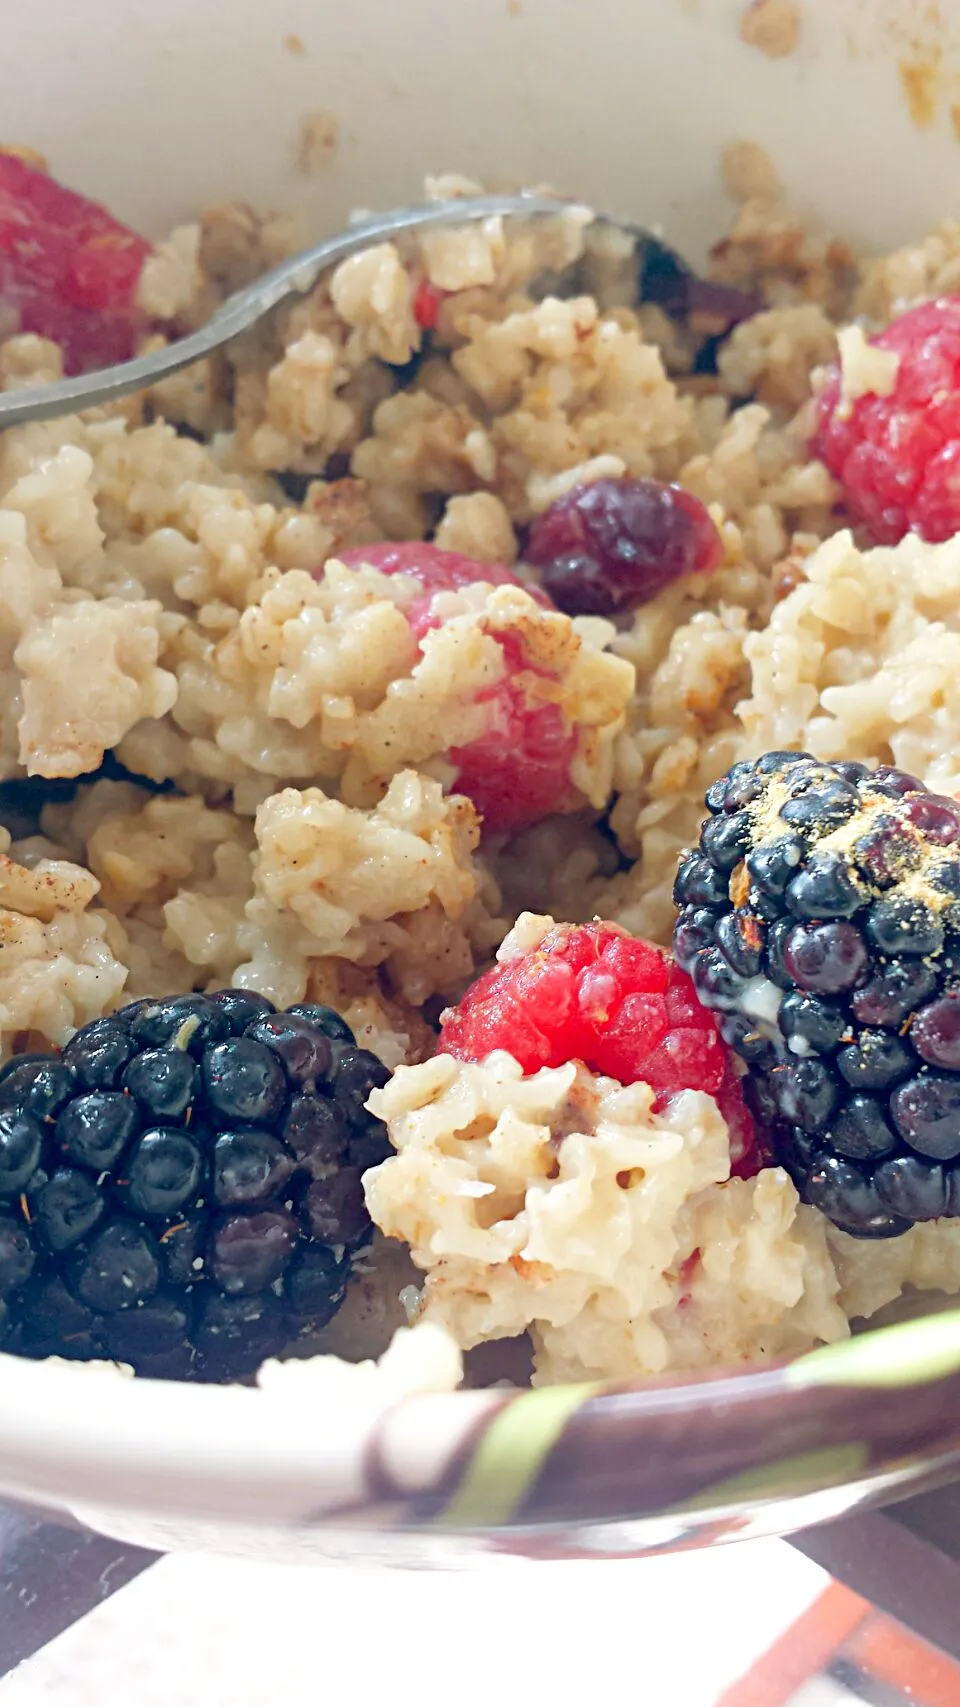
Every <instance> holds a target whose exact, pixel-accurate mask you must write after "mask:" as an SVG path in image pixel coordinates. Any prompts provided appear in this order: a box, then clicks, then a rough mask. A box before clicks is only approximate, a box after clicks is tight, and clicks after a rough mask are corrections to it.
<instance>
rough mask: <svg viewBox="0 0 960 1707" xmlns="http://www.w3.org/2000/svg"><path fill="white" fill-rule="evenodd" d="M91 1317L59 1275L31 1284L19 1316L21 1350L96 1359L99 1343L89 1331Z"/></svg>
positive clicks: (37, 1354) (31, 1353)
mask: <svg viewBox="0 0 960 1707" xmlns="http://www.w3.org/2000/svg"><path fill="white" fill-rule="evenodd" d="M94 1319H95V1318H94V1317H93V1315H92V1313H91V1311H90V1310H88V1309H87V1306H86V1305H85V1304H82V1303H81V1302H80V1299H79V1298H77V1297H76V1296H75V1294H74V1293H73V1292H70V1291H68V1290H67V1287H66V1285H65V1284H64V1281H63V1279H62V1277H61V1276H60V1275H58V1274H48V1275H45V1276H44V1278H43V1279H41V1280H40V1282H39V1283H38V1284H35V1285H31V1286H30V1287H29V1289H28V1291H27V1293H26V1295H25V1297H24V1300H23V1305H22V1316H21V1334H22V1338H23V1349H24V1350H25V1351H27V1352H28V1354H29V1355H31V1356H33V1357H49V1356H52V1355H53V1354H54V1353H57V1354H58V1355H59V1356H61V1357H95V1356H96V1355H97V1349H98V1341H97V1340H96V1339H95V1338H94V1335H93V1334H92V1332H91V1328H92V1324H93V1321H94Z"/></svg>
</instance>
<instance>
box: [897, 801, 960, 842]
mask: <svg viewBox="0 0 960 1707" xmlns="http://www.w3.org/2000/svg"><path fill="white" fill-rule="evenodd" d="M903 816H904V818H905V819H906V820H907V821H908V823H910V824H912V825H913V827H914V829H916V830H919V832H920V834H921V836H922V837H923V840H924V841H925V842H928V843H931V844H932V845H933V846H934V847H949V846H950V845H951V844H952V843H953V842H956V841H960V805H958V804H957V802H956V801H955V800H951V799H949V798H948V796H946V795H944V794H917V795H915V796H914V797H913V798H912V799H910V800H908V801H907V803H906V805H905V807H904V809H903Z"/></svg>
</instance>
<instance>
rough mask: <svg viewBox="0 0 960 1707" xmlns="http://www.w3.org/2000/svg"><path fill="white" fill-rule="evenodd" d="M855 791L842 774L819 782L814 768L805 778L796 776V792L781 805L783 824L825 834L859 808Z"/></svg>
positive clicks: (850, 816)
mask: <svg viewBox="0 0 960 1707" xmlns="http://www.w3.org/2000/svg"><path fill="white" fill-rule="evenodd" d="M858 804H859V803H858V800H857V792H856V789H855V788H853V787H852V786H851V785H850V783H848V782H845V781H844V780H843V778H842V777H834V778H832V779H830V780H829V781H821V780H820V777H819V773H818V772H816V771H814V772H813V774H812V776H810V778H809V779H808V778H807V777H806V776H804V777H801V778H798V781H797V783H796V785H795V792H794V793H793V794H792V795H791V797H790V799H789V800H785V801H784V803H783V805H782V806H781V808H780V817H781V818H782V819H783V822H784V823H785V824H790V825H791V826H792V827H793V828H795V829H797V830H804V831H806V832H807V833H808V834H815V835H825V834H827V833H828V832H829V831H830V830H835V829H837V828H838V827H839V826H840V825H841V824H845V823H846V821H847V819H848V818H852V817H853V814H854V813H855V812H856V811H857V807H858Z"/></svg>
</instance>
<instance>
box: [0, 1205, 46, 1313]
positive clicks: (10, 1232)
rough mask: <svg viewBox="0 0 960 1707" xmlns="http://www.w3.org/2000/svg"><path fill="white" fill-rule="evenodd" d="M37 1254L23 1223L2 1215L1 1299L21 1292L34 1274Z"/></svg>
mask: <svg viewBox="0 0 960 1707" xmlns="http://www.w3.org/2000/svg"><path fill="white" fill-rule="evenodd" d="M36 1261H37V1253H36V1250H35V1248H34V1245H33V1241H32V1240H31V1238H30V1233H29V1229H28V1228H27V1227H25V1226H24V1224H23V1222H22V1221H13V1220H11V1219H10V1217H9V1216H7V1215H0V1298H7V1297H9V1296H10V1294H11V1293H14V1292H19V1291H21V1290H22V1288H23V1287H24V1286H26V1284H27V1281H28V1280H29V1279H30V1276H31V1275H32V1273H33V1270H34V1267H35V1265H36Z"/></svg>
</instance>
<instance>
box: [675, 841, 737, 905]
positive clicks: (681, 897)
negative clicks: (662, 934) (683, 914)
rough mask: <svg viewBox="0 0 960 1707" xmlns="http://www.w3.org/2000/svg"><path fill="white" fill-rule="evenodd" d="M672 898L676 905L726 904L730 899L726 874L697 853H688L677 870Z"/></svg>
mask: <svg viewBox="0 0 960 1707" xmlns="http://www.w3.org/2000/svg"><path fill="white" fill-rule="evenodd" d="M673 898H674V900H675V901H676V903H677V906H678V907H685V906H690V905H693V906H694V907H724V906H727V905H729V901H730V888H729V883H728V880H727V877H726V874H725V873H724V872H722V871H717V870H716V869H715V868H714V867H713V866H712V865H710V864H708V862H707V861H706V860H705V859H700V858H699V856H698V855H697V854H688V855H687V856H686V858H684V859H683V860H682V861H681V864H680V869H679V871H678V872H677V878H676V882H675V883H674V886H673Z"/></svg>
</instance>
